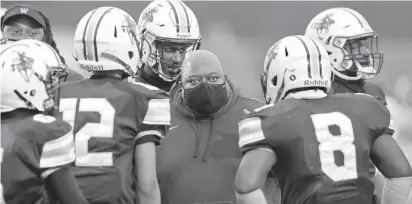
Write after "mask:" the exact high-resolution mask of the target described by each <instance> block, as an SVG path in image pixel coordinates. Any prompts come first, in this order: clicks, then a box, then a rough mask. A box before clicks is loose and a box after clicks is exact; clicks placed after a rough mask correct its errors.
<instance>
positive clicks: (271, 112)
mask: <svg viewBox="0 0 412 204" xmlns="http://www.w3.org/2000/svg"><path fill="white" fill-rule="evenodd" d="M299 104H301V101H300V100H297V99H287V100H280V101H278V102H277V103H276V104H266V105H263V106H261V107H259V108H256V109H255V110H253V111H252V112H251V113H250V114H249V115H248V117H270V116H276V115H280V114H283V113H286V112H288V111H291V110H293V109H295V108H296V107H298V106H299Z"/></svg>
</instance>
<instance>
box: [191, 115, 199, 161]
mask: <svg viewBox="0 0 412 204" xmlns="http://www.w3.org/2000/svg"><path fill="white" fill-rule="evenodd" d="M192 119H193V120H192V121H190V123H192V122H193V123H194V125H195V126H193V124H190V127H191V128H192V129H193V131H195V136H196V142H195V150H194V151H193V157H194V158H196V157H197V156H198V155H199V145H200V138H199V134H198V126H197V121H196V118H195V116H194V115H193V114H192Z"/></svg>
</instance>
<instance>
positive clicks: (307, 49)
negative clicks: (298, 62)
mask: <svg viewBox="0 0 412 204" xmlns="http://www.w3.org/2000/svg"><path fill="white" fill-rule="evenodd" d="M295 37H296V38H297V39H298V40H299V41H300V42H301V43H302V45H303V47H304V48H305V51H306V56H307V61H308V77H309V78H312V65H311V63H310V52H309V48H308V46H307V45H306V43H305V42H304V41H303V40H302V39H301V38H300V37H299V36H295Z"/></svg>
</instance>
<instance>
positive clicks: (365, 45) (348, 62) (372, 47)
mask: <svg viewBox="0 0 412 204" xmlns="http://www.w3.org/2000/svg"><path fill="white" fill-rule="evenodd" d="M334 45H335V46H337V47H340V48H341V50H342V52H343V53H344V55H343V59H342V63H341V68H342V69H343V70H345V71H343V73H342V74H344V75H347V76H349V77H361V78H363V79H369V78H373V77H375V76H377V75H378V74H379V73H380V71H381V69H382V64H383V53H381V52H379V49H378V36H376V35H375V34H367V35H361V36H354V37H351V38H340V37H336V38H335V39H334Z"/></svg>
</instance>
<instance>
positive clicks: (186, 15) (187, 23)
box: [179, 1, 190, 33]
mask: <svg viewBox="0 0 412 204" xmlns="http://www.w3.org/2000/svg"><path fill="white" fill-rule="evenodd" d="M179 3H180V5H182V8H183V11H184V12H185V17H186V28H187V33H190V22H189V14H188V13H187V9H186V5H184V4H183V2H181V1H179Z"/></svg>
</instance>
